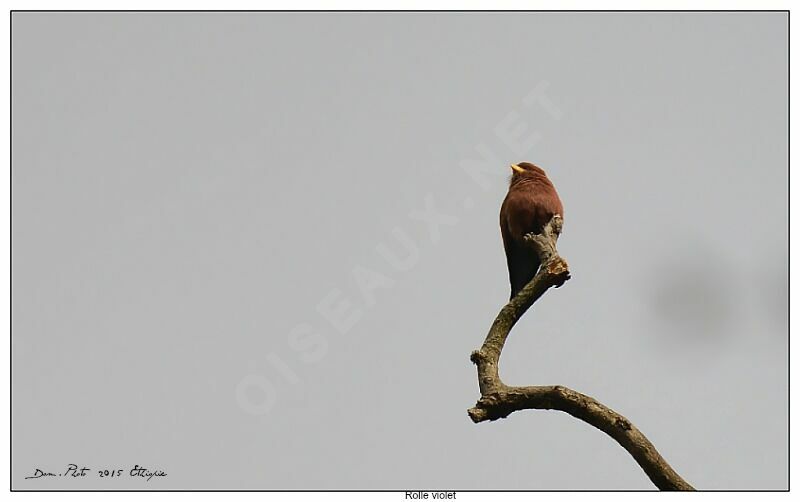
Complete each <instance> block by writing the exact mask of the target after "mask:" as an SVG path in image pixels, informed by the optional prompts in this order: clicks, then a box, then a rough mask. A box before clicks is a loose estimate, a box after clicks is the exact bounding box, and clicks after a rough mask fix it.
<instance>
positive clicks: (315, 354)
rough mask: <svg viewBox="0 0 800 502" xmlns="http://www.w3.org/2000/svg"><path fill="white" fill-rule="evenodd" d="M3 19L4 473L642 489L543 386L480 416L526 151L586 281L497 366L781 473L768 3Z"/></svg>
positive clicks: (687, 445) (775, 100)
mask: <svg viewBox="0 0 800 502" xmlns="http://www.w3.org/2000/svg"><path fill="white" fill-rule="evenodd" d="M12 23H13V25H12V28H13V37H12V42H13V50H12V56H13V63H12V71H13V78H12V85H13V92H12V105H13V116H12V120H13V141H12V147H13V157H12V162H13V164H12V188H13V201H12V208H13V231H12V238H13V246H12V258H13V268H12V272H13V290H12V298H13V307H12V315H13V322H12V329H13V338H12V357H13V373H12V376H13V389H12V390H13V401H12V405H13V410H12V419H13V435H12V439H13V450H12V455H13V458H12V461H13V462H12V463H13V478H12V483H13V487H14V488H16V489H26V488H30V489H47V488H75V489H82V488H104V489H114V488H154V489H168V488H172V489H178V488H180V489H189V488H193V489H203V488H206V489H213V488H220V489H243V488H249V489H301V488H302V489H405V490H409V489H455V490H457V489H649V488H652V484H651V483H650V481H649V480H648V479H647V477H646V476H645V475H644V473H643V472H642V471H641V470H640V469H639V467H638V466H637V465H636V464H635V463H634V461H633V460H632V459H631V458H630V457H629V456H628V454H627V453H626V452H625V451H624V450H623V449H622V448H621V447H619V446H618V445H617V444H616V443H615V442H613V441H612V440H611V439H610V438H609V437H607V436H606V435H605V434H603V433H601V432H599V431H597V430H595V429H593V428H591V427H590V426H588V425H586V424H584V423H583V422H580V421H578V420H576V419H574V418H572V417H570V416H568V415H565V414H563V413H559V412H546V411H529V412H520V413H515V414H514V415H512V416H511V417H509V418H508V419H506V420H501V421H498V422H493V423H483V424H479V425H475V424H473V423H472V422H471V421H470V420H469V418H468V417H467V414H466V410H467V408H469V407H470V406H472V405H473V404H474V402H475V400H476V399H477V398H478V388H477V381H476V376H475V368H474V367H473V366H472V364H471V363H470V362H469V359H468V356H469V354H470V352H471V351H472V350H473V349H476V348H477V347H479V346H480V343H481V342H482V340H483V337H484V336H485V334H486V331H487V330H488V328H489V326H490V324H491V322H492V320H493V318H494V316H495V315H496V313H497V311H498V309H499V308H500V307H501V306H502V304H503V303H504V301H505V300H506V299H507V295H508V284H507V271H506V264H505V258H504V255H503V249H502V244H501V240H500V232H499V228H498V211H499V207H500V203H501V201H502V198H503V196H504V195H505V191H506V188H507V178H508V175H509V173H510V170H509V169H508V164H509V163H511V162H515V161H521V160H528V161H532V162H535V163H536V164H538V165H541V166H542V167H544V168H545V169H546V170H547V172H548V173H549V175H550V178H551V179H552V180H553V182H554V183H555V185H556V187H557V189H558V191H559V193H560V195H561V198H562V200H563V202H564V206H565V213H566V214H565V227H564V233H563V235H562V237H561V240H560V243H559V245H560V251H561V254H562V255H563V256H564V257H565V258H566V259H567V260H568V261H569V263H570V265H571V268H572V276H573V279H572V280H571V281H570V282H568V283H567V284H566V285H565V286H564V287H563V288H560V289H557V290H551V291H550V292H549V293H548V294H547V295H546V296H545V297H544V298H543V299H541V300H540V301H539V302H538V303H537V304H536V305H535V306H534V307H533V308H532V309H531V310H530V311H529V312H528V313H527V315H526V316H525V317H524V318H523V319H522V320H521V321H520V323H519V324H518V325H517V327H516V328H515V330H514V331H513V332H512V335H511V337H510V339H509V342H508V343H507V345H506V349H505V351H504V353H503V358H502V361H501V374H502V376H503V378H504V380H505V381H506V382H507V383H509V384H512V385H534V384H561V385H566V386H569V387H571V388H574V389H575V390H578V391H581V392H584V393H586V394H589V395H591V396H593V397H595V398H597V399H598V400H600V401H601V402H603V403H605V404H606V405H608V406H610V407H612V408H613V409H615V410H616V411H618V412H620V413H622V414H623V415H625V416H626V417H628V418H629V419H630V420H631V421H632V422H633V423H634V424H636V426H637V427H639V428H640V429H641V430H642V431H643V432H644V433H645V434H646V435H647V436H648V437H649V438H650V440H651V441H653V443H654V444H655V445H656V446H657V448H658V449H659V450H660V452H661V453H662V454H663V455H664V457H665V458H666V459H667V461H669V462H670V463H671V465H672V466H673V467H674V468H675V469H676V470H677V471H678V472H679V473H680V474H681V475H682V476H683V477H684V478H686V479H687V480H688V481H689V482H690V483H692V484H693V485H695V486H696V487H698V488H702V489H785V488H787V482H788V481H787V468H788V466H787V453H788V446H787V439H788V438H787V425H788V424H787V396H788V394H787V377H788V368H787V358H788V351H787V343H788V330H787V210H788V203H787V183H786V180H787V156H786V152H787V128H786V124H787V100H786V95H787V87H786V85H787V82H786V80H787V52H786V45H787V16H786V14H780V13H727V14H725V13H693V14H678V13H660V14H656V13H570V14H567V13H470V14H465V13H427V14H421V13H402V14H397V13H395V14H375V13H372V14H367V13H349V14H348V13H339V14H330V13H313V14H295V13H280V14H277V13H272V14H270V13H260V14H242V13H237V14H186V13H182V14H175V13H173V14H140V13H128V14H96V13H95V14H88V13H83V14H77V13H67V14H63V13H62V14H32V13H15V14H14V15H13V17H12ZM486 158H488V160H486ZM482 159H484V160H482ZM475 166H477V167H478V168H480V170H476V169H475ZM487 166H488V168H489V171H486V169H487ZM431 215H433V216H431ZM387 257H388V259H387ZM69 463H77V464H81V465H82V466H86V467H89V468H90V469H92V471H91V475H90V476H87V477H85V478H80V479H71V478H69V479H68V478H64V477H60V478H59V477H57V478H55V479H52V478H51V479H36V480H24V479H23V478H24V477H25V476H28V475H30V474H32V473H33V470H34V469H35V468H41V469H43V470H48V471H54V472H62V471H63V470H64V468H65V466H66V465H67V464H69ZM134 464H139V465H145V466H146V467H149V468H153V469H161V470H164V471H166V472H167V473H168V476H167V477H164V478H160V479H153V480H151V481H149V482H146V481H143V480H140V479H131V478H120V479H109V478H103V479H101V478H99V477H98V476H97V470H98V469H116V468H124V469H126V470H127V469H130V468H131V467H133V465H134Z"/></svg>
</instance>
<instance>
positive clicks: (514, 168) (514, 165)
mask: <svg viewBox="0 0 800 502" xmlns="http://www.w3.org/2000/svg"><path fill="white" fill-rule="evenodd" d="M511 169H513V170H514V171H516V172H518V173H520V174H521V173H524V172H525V169H523V168H521V167H519V166H518V165H516V164H511Z"/></svg>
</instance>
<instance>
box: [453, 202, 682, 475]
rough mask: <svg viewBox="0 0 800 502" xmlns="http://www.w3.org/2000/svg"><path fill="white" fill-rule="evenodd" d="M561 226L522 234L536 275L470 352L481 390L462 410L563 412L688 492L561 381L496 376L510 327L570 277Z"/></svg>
mask: <svg viewBox="0 0 800 502" xmlns="http://www.w3.org/2000/svg"><path fill="white" fill-rule="evenodd" d="M561 225H562V220H561V217H560V216H558V215H556V216H554V217H553V219H552V220H550V222H549V223H548V224H547V226H546V227H545V229H544V231H543V232H542V234H529V235H528V236H527V237H526V239H527V240H528V242H529V243H530V244H531V245H532V246H534V247H535V249H536V250H537V252H538V253H539V256H540V258H541V263H542V266H541V268H540V270H539V272H538V273H537V274H536V277H534V278H533V280H531V282H530V283H528V285H527V286H525V288H524V289H523V290H522V291H520V292H519V294H517V295H516V296H515V297H514V298H513V299H512V300H511V301H510V302H509V303H508V304H506V305H505V306H504V307H503V308H502V309H501V310H500V313H499V314H498V315H497V318H495V320H494V323H493V324H492V327H491V329H490V330H489V334H488V335H487V336H486V340H484V342H483V345H482V346H481V348H480V350H477V351H475V352H473V353H472V355H471V356H470V359H471V360H472V362H473V363H475V364H476V365H477V367H478V386H479V388H480V392H481V398H480V399H479V400H478V402H477V403H476V404H475V406H474V407H473V408H470V409H469V410H468V414H469V416H470V418H471V419H472V421H473V422H475V423H478V422H484V421H491V420H497V419H499V418H505V417H507V416H508V415H510V414H511V413H513V412H515V411H519V410H528V409H540V410H560V411H564V412H566V413H569V414H570V415H572V416H573V417H575V418H578V419H580V420H583V421H584V422H586V423H588V424H590V425H592V426H594V427H596V428H598V429H600V430H601V431H603V432H605V433H606V434H608V435H609V436H611V437H612V438H613V439H614V440H615V441H617V443H619V444H620V446H622V447H623V448H625V449H626V450H627V451H628V453H630V454H631V456H632V457H633V458H634V460H636V462H637V463H638V464H639V466H641V468H642V469H643V470H644V472H645V473H646V474H647V476H648V477H649V478H650V480H651V481H652V482H653V483H654V484H655V485H656V487H658V488H659V489H660V490H694V488H692V486H691V485H690V484H689V483H687V482H686V481H684V480H683V478H681V477H680V476H679V475H678V473H676V472H675V471H674V470H673V469H672V467H670V465H669V464H668V463H667V462H666V460H664V458H663V457H661V455H660V454H659V453H658V451H657V450H656V448H655V446H653V444H652V443H651V442H650V441H649V440H648V439H647V438H646V437H645V436H644V434H642V433H641V432H640V431H639V429H637V428H636V427H635V426H634V425H633V424H632V423H631V422H630V421H629V420H628V419H626V418H625V417H623V416H622V415H620V414H619V413H617V412H615V411H613V410H612V409H610V408H608V407H607V406H604V405H603V404H601V403H599V402H598V401H596V400H595V399H593V398H591V397H589V396H587V395H584V394H581V393H580V392H575V391H574V390H571V389H568V388H566V387H563V386H561V385H549V386H533V387H511V386H508V385H506V384H504V383H503V381H502V380H500V375H499V370H498V364H499V360H500V353H501V352H502V351H503V346H504V345H505V342H506V339H507V338H508V335H509V333H510V332H511V328H513V327H514V325H515V324H516V322H517V321H518V320H519V318H520V317H522V315H523V314H524V313H525V312H526V311H527V310H528V309H529V308H530V307H531V305H533V303H534V302H536V300H538V299H539V298H540V297H541V296H542V295H544V293H545V292H547V290H548V289H550V288H551V287H554V286H555V287H560V286H561V285H563V284H564V282H565V281H567V280H568V279H569V278H570V277H569V266H568V265H567V262H566V261H565V260H564V259H563V258H561V257H560V256H559V255H558V252H557V250H556V241H557V239H558V236H559V234H560V233H561Z"/></svg>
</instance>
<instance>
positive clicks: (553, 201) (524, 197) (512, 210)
mask: <svg viewBox="0 0 800 502" xmlns="http://www.w3.org/2000/svg"><path fill="white" fill-rule="evenodd" d="M511 169H512V174H511V179H510V180H509V184H508V194H507V195H506V198H505V199H504V200H503V204H502V206H500V233H501V234H502V236H503V247H504V248H505V251H506V261H507V262H508V279H509V282H510V283H511V297H510V300H511V299H513V298H514V297H515V296H516V295H517V293H519V292H520V291H521V290H522V288H524V287H525V285H526V284H528V283H529V282H530V281H531V279H533V277H534V276H535V275H536V272H537V270H539V265H540V263H539V255H538V254H537V252H536V251H535V249H534V248H533V247H532V246H531V245H530V243H528V242H526V241H525V235H526V234H528V233H535V234H538V233H541V232H542V230H543V229H544V226H545V225H546V224H547V223H548V222H549V221H550V220H551V219H552V218H553V216H554V215H557V214H558V215H560V216H561V217H562V218H563V217H564V207H563V205H562V204H561V199H560V198H559V197H558V193H557V192H556V188H555V186H553V183H552V182H551V181H550V179H548V177H547V174H546V173H545V172H544V169H542V168H541V167H539V166H537V165H534V164H532V163H530V162H520V163H518V164H512V165H511Z"/></svg>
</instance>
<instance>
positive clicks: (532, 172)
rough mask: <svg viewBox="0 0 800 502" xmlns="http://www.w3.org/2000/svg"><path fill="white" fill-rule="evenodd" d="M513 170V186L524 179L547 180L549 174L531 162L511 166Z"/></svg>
mask: <svg viewBox="0 0 800 502" xmlns="http://www.w3.org/2000/svg"><path fill="white" fill-rule="evenodd" d="M511 170H512V173H511V180H510V181H511V184H514V183H515V182H518V181H522V180H524V179H542V178H545V179H547V174H546V173H545V172H544V169H542V168H541V167H539V166H537V165H534V164H531V163H530V162H519V163H517V164H511Z"/></svg>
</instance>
